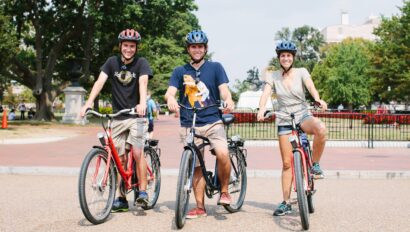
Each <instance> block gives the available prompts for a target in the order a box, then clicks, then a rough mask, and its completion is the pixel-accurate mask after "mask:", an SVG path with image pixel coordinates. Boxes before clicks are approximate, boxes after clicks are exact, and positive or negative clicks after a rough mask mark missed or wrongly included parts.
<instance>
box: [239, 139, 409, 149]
mask: <svg viewBox="0 0 410 232" xmlns="http://www.w3.org/2000/svg"><path fill="white" fill-rule="evenodd" d="M310 143H311V145H312V142H310ZM245 146H246V147H279V142H278V141H277V140H274V141H272V140H248V141H245ZM326 147H359V148H368V141H334V140H332V141H326ZM382 147H395V148H397V147H398V148H410V141H374V142H373V148H382Z"/></svg>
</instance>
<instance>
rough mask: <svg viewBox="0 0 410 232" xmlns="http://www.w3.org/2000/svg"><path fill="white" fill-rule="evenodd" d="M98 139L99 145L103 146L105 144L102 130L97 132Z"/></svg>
mask: <svg viewBox="0 0 410 232" xmlns="http://www.w3.org/2000/svg"><path fill="white" fill-rule="evenodd" d="M97 137H98V140H100V143H101V145H102V146H103V147H104V146H105V138H106V136H105V133H103V132H98V134H97Z"/></svg>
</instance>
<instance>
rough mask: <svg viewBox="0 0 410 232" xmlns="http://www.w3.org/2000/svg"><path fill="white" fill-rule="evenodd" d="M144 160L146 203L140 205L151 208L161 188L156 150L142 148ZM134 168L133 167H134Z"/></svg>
mask: <svg viewBox="0 0 410 232" xmlns="http://www.w3.org/2000/svg"><path fill="white" fill-rule="evenodd" d="M144 155H145V160H146V161H147V169H148V170H147V181H148V184H147V193H148V201H149V202H148V204H147V206H142V208H143V209H145V210H147V209H152V208H153V207H154V206H155V204H156V203H157V200H158V197H159V192H160V189H161V170H160V164H159V157H158V155H157V152H155V150H154V149H152V148H151V147H145V148H144ZM134 170H135V169H134Z"/></svg>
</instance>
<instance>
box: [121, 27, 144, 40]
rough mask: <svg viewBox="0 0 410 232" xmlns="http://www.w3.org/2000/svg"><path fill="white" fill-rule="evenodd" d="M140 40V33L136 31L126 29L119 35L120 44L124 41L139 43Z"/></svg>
mask: <svg viewBox="0 0 410 232" xmlns="http://www.w3.org/2000/svg"><path fill="white" fill-rule="evenodd" d="M140 40H141V36H140V33H138V31H136V30H134V29H125V30H123V31H121V32H120V34H119V35H118V42H120V43H121V42H123V41H134V42H137V43H138V42H139V41H140Z"/></svg>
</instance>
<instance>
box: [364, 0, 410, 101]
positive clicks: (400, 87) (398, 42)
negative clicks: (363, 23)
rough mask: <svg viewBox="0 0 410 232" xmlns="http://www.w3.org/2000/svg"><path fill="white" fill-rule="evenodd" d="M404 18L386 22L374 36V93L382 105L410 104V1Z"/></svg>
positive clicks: (404, 7) (396, 17)
mask: <svg viewBox="0 0 410 232" xmlns="http://www.w3.org/2000/svg"><path fill="white" fill-rule="evenodd" d="M400 10H401V15H398V16H393V17H392V18H391V19H387V18H383V19H382V23H381V25H380V26H379V27H378V28H376V29H375V31H374V34H375V35H377V36H378V37H379V38H378V40H377V41H376V45H375V46H374V49H373V50H372V51H373V53H374V54H373V56H372V63H373V65H374V69H372V72H371V73H372V75H373V76H374V77H375V78H374V82H373V83H372V89H373V91H374V94H375V96H376V97H377V98H378V97H380V99H379V100H381V101H385V102H388V101H391V100H398V101H404V102H405V104H406V105H409V104H410V37H409V35H410V1H404V6H403V7H401V8H400Z"/></svg>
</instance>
